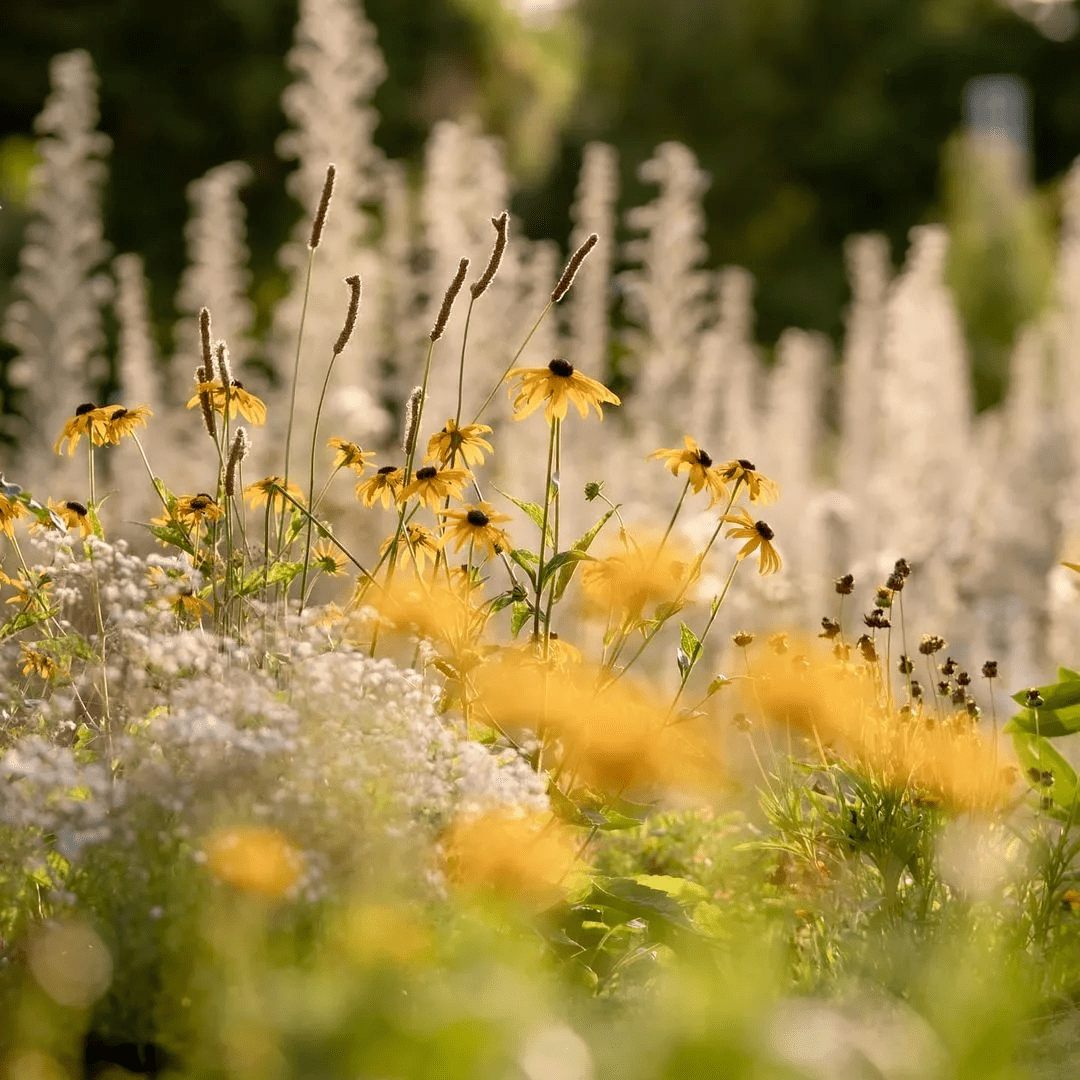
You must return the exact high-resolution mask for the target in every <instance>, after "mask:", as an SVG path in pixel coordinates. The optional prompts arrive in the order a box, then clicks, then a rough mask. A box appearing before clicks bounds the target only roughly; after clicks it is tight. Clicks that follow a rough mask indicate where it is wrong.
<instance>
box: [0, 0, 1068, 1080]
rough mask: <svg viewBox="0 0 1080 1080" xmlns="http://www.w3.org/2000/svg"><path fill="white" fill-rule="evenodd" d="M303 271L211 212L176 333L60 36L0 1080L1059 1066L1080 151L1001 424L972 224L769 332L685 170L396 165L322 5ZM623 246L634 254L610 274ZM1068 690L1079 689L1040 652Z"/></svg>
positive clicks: (197, 240)
mask: <svg viewBox="0 0 1080 1080" xmlns="http://www.w3.org/2000/svg"><path fill="white" fill-rule="evenodd" d="M300 11H301V16H300V21H299V23H298V25H297V28H296V37H295V46H294V48H293V51H292V53H291V54H290V57H289V64H290V68H291V70H292V72H293V74H294V77H295V78H294V82H293V83H292V84H291V85H290V87H289V88H288V90H287V91H286V94H285V97H284V99H283V107H284V109H285V112H286V115H287V116H288V117H289V120H290V123H291V125H292V128H291V130H290V131H289V133H288V134H287V136H286V137H285V138H283V139H282V140H281V142H280V144H279V146H278V152H279V153H280V154H281V155H282V156H284V157H285V158H287V159H290V160H295V162H296V164H297V168H296V170H295V172H294V173H293V174H292V176H291V180H290V193H291V194H292V195H293V196H294V197H295V199H296V201H297V203H298V205H299V207H300V208H301V209H302V212H303V218H302V220H301V222H300V224H299V225H298V226H297V229H296V232H295V235H294V236H293V237H292V239H291V240H290V242H289V244H288V245H287V246H286V248H285V249H284V250H283V251H282V252H281V253H280V261H281V265H282V266H283V267H284V268H285V269H286V271H287V272H288V276H289V283H290V288H289V290H288V291H287V293H286V295H284V296H283V297H282V298H281V299H280V300H279V301H277V302H276V304H274V305H273V306H272V311H271V312H270V314H269V315H268V316H267V317H265V318H261V317H258V316H257V312H256V306H255V305H254V304H253V302H252V300H251V298H250V297H249V295H248V294H249V286H250V275H249V273H248V270H247V267H246V262H247V254H248V250H247V237H246V232H245V214H244V209H243V202H242V198H241V193H242V190H243V188H244V185H245V183H246V182H247V180H248V179H249V176H250V170H249V168H248V166H246V165H245V164H244V163H242V162H228V163H224V164H221V165H219V166H218V167H216V168H214V169H212V170H211V171H210V172H209V173H208V174H207V175H206V176H204V177H203V178H201V179H199V180H198V181H196V182H195V183H194V184H192V185H191V188H190V191H189V195H190V206H191V218H190V224H189V226H188V228H187V230H186V233H185V237H186V242H187V247H188V253H189V260H190V264H189V268H188V270H187V272H186V273H185V276H184V279H183V282H182V286H181V290H180V293H179V295H178V297H177V308H178V309H179V310H180V311H181V312H183V319H182V320H181V322H180V323H179V324H178V325H177V327H176V333H175V335H174V336H175V343H176V344H175V350H174V354H173V355H172V356H168V357H165V356H159V355H158V354H157V349H156V344H155V338H154V336H153V335H152V334H151V332H150V316H149V307H148V297H147V283H146V280H145V277H144V274H143V268H142V263H141V260H140V258H139V256H138V255H135V254H130V253H128V254H124V253H119V254H117V253H114V251H113V250H112V248H111V247H110V245H109V243H108V242H107V240H106V238H105V236H104V227H103V224H102V217H101V211H100V196H101V189H102V185H103V184H104V183H105V180H106V177H107V170H108V156H109V140H108V139H107V138H106V137H105V136H104V135H103V134H101V133H100V132H99V131H98V130H97V125H98V115H97V98H96V85H97V84H96V75H95V71H94V66H93V62H92V59H91V57H90V56H89V55H88V54H87V53H85V52H82V51H76V52H71V53H67V54H63V55H60V56H58V57H56V58H55V60H54V61H53V64H52V68H51V91H50V95H49V97H48V100H47V101H46V102H45V103H44V105H43V109H42V112H41V114H40V116H39V120H38V135H39V141H38V147H37V165H36V169H35V173H34V177H33V189H32V190H33V195H32V210H33V214H34V218H33V222H32V224H31V226H30V227H29V228H28V230H27V233H26V238H25V247H24V249H23V253H22V258H21V263H20V270H19V273H18V276H17V278H16V279H15V281H14V282H13V283H12V295H13V296H14V297H15V299H14V301H13V302H12V303H11V305H10V307H9V308H8V309H7V311H6V312H4V313H3V315H2V320H0V334H2V335H3V337H4V338H5V340H7V341H9V342H10V343H11V344H12V345H14V346H15V347H16V348H17V350H18V355H17V357H16V358H15V360H13V361H12V363H11V364H10V365H9V371H8V381H9V382H10V384H11V386H12V387H13V388H14V389H15V392H14V396H13V398H12V401H11V402H10V403H9V404H10V405H11V408H10V409H9V411H8V413H7V414H6V415H5V417H4V423H5V425H6V428H5V431H6V434H7V435H8V436H9V438H10V440H11V442H10V449H9V450H7V451H5V453H6V456H5V465H4V472H3V476H2V484H0V531H2V532H3V536H2V537H0V545H2V550H3V562H2V567H3V568H2V571H0V600H2V601H3V604H2V609H0V672H2V675H0V1076H2V1077H3V1078H4V1080H8V1078H10V1080H61V1078H77V1077H82V1076H108V1077H110V1078H113V1080H116V1078H119V1077H122V1076H126V1075H131V1074H136V1075H138V1074H152V1075H161V1076H173V1077H178V1078H179V1077H193V1078H194V1077H214V1078H230V1080H291V1078H307V1077H319V1078H332V1077H341V1078H343V1080H390V1078H394V1080H398V1078H400V1080H405V1078H414V1077H415V1078H420V1077H430V1078H432V1080H454V1078H461V1080H481V1078H491V1080H594V1078H595V1080H603V1078H607V1077H611V1078H616V1077H617V1078H619V1080H660V1078H671V1080H676V1078H678V1080H683V1078H687V1080H689V1078H694V1080H696V1078H699V1077H725V1078H727V1077H731V1078H737V1077H746V1078H755V1080H757V1078H764V1077H769V1078H773V1077H775V1078H777V1080H781V1078H783V1080H803V1078H805V1080H858V1078H869V1077H881V1078H887V1080H922V1078H928V1080H929V1078H942V1080H945V1078H956V1080H960V1078H971V1080H976V1078H978V1080H987V1078H1001V1080H1006V1078H1008V1080H1013V1078H1016V1080H1021V1078H1031V1080H1035V1078H1040V1077H1057V1076H1071V1075H1075V1071H1076V1069H1077V1068H1078V1067H1080V1066H1078V1062H1080V861H1078V860H1080V833H1078V829H1080V822H1078V821H1077V820H1076V818H1077V816H1078V815H1077V810H1078V807H1080V793H1078V780H1077V773H1076V769H1075V763H1076V761H1077V760H1078V759H1080V754H1078V753H1077V747H1076V735H1077V733H1078V732H1080V673H1078V672H1077V671H1075V670H1073V669H1072V667H1070V666H1069V665H1076V664H1077V663H1078V660H1080V621H1078V620H1080V614H1078V613H1080V595H1078V594H1080V548H1078V546H1077V545H1078V543H1080V540H1078V537H1080V532H1078V524H1080V518H1078V516H1077V509H1076V508H1077V506H1078V505H1080V503H1078V500H1077V494H1078V492H1080V456H1078V454H1077V450H1076V445H1077V441H1076V439H1075V437H1074V432H1075V431H1076V429H1077V420H1078V418H1080V396H1078V391H1077V387H1078V386H1080V378H1078V374H1080V166H1077V167H1074V169H1073V171H1072V173H1071V174H1070V176H1069V178H1068V180H1067V182H1066V186H1065V192H1064V197H1063V210H1062V226H1061V233H1060V238H1059V246H1058V261H1057V265H1056V270H1055V286H1054V287H1055V297H1056V300H1055V303H1054V304H1053V305H1051V307H1050V308H1048V310H1047V312H1046V314H1044V315H1043V316H1041V317H1040V319H1039V320H1038V321H1036V322H1034V323H1032V324H1030V325H1028V326H1026V327H1025V328H1024V329H1023V331H1022V333H1021V334H1020V336H1019V338H1018V340H1017V343H1016V345H1015V349H1014V353H1013V359H1012V366H1011V372H1010V379H1009V385H1008V392H1007V395H1006V397H1005V399H1004V401H1003V402H1002V403H1001V404H1000V405H998V406H996V407H994V408H993V409H991V410H987V411H984V412H981V413H977V412H976V411H975V408H974V404H973V400H972V391H971V379H970V372H969V365H968V356H967V351H966V345H965V340H964V336H963V334H962V332H961V329H960V322H959V319H958V316H957V314H956V309H955V305H954V302H953V299H952V295H951V293H950V292H949V289H948V288H947V286H946V284H945V280H944V276H945V275H944V268H945V260H946V253H947V246H948V235H947V233H946V232H945V230H944V229H943V228H942V227H940V226H934V225H925V226H920V227H918V228H916V229H915V230H913V232H912V235H911V246H910V249H909V251H908V252H907V255H906V261H905V263H904V265H903V267H902V269H901V270H900V271H899V272H898V273H895V274H894V272H893V270H892V263H891V260H890V255H889V252H888V250H887V246H886V244H885V242H884V240H883V239H882V238H881V237H878V236H873V235H868V236H859V237H854V238H852V239H851V240H850V241H849V243H848V246H847V249H846V252H845V254H846V257H847V260H848V266H849V270H850V278H851V287H852V303H851V306H850V308H849V310H848V312H847V314H846V335H845V338H844V341H843V345H842V355H841V356H839V357H832V356H831V355H830V352H831V345H830V343H829V342H828V341H827V339H825V338H824V337H822V336H819V335H814V334H810V333H805V332H803V331H799V330H790V331H788V332H787V333H785V334H784V336H783V337H782V338H781V339H780V341H779V344H778V346H777V347H776V349H775V355H773V356H771V357H765V356H764V355H763V354H762V351H761V350H760V349H759V348H758V347H757V346H756V345H755V343H754V334H753V281H752V279H751V278H750V276H749V275H748V274H747V273H746V272H745V271H743V270H740V269H738V268H734V267H731V268H727V269H724V270H721V271H719V272H716V271H709V270H706V269H704V266H705V263H706V255H707V253H706V251H705V249H704V243H703V240H702V236H703V233H704V224H705V223H704V218H703V213H702V210H701V197H702V194H703V192H704V190H705V187H706V185H707V178H706V177H705V175H704V174H703V173H702V171H701V170H700V169H699V167H698V165H697V163H696V160H695V157H694V154H693V152H692V150H691V149H689V148H688V147H686V146H683V145H681V144H678V143H665V144H663V145H661V146H659V147H658V148H657V149H656V151H655V153H654V155H653V156H652V157H651V158H650V159H649V160H648V161H646V162H644V163H642V164H641V166H640V176H641V178H642V180H643V181H644V182H645V183H647V184H648V185H651V186H653V187H655V190H656V194H655V198H653V199H652V201H650V202H648V203H647V204H646V205H642V206H637V207H632V208H625V207H623V206H621V205H620V193H619V190H618V183H617V179H616V178H617V170H616V161H615V156H614V151H613V150H612V149H611V148H610V147H608V146H606V145H603V144H599V143H596V144H592V145H591V146H589V148H588V150H587V152H586V154H585V157H584V160H583V162H582V166H581V177H580V184H579V187H578V191H577V197H576V201H575V203H574V207H573V211H572V218H573V222H574V227H573V233H572V235H571V236H570V237H569V239H568V243H567V244H566V245H565V250H561V249H560V248H559V247H557V246H556V245H555V244H554V243H553V242H551V241H548V240H530V239H528V238H526V237H525V236H522V235H519V234H518V232H517V231H516V223H515V220H514V218H513V217H512V216H511V215H510V214H509V213H508V212H507V211H506V210H505V209H504V208H505V207H506V205H507V204H508V201H509V193H510V191H509V184H510V181H509V180H508V177H507V174H506V172H505V171H504V169H503V165H502V162H501V159H500V151H499V147H498V145H497V144H496V143H495V142H494V141H493V140H491V139H489V138H488V137H487V136H485V134H484V133H483V132H482V131H481V130H479V128H478V126H477V125H476V124H474V123H470V122H467V121H462V122H443V123H440V124H439V125H438V126H436V127H435V129H434V130H433V131H432V133H431V137H430V142H429V144H428V149H427V154H426V160H425V164H424V168H423V171H422V175H420V176H418V177H417V176H412V175H409V173H408V172H407V171H406V169H405V167H404V166H403V165H402V164H401V163H400V162H395V161H392V160H388V159H387V158H385V156H384V155H383V154H382V153H381V152H380V151H379V150H378V149H377V148H376V146H375V144H374V142H373V141H372V132H373V129H374V126H375V123H376V120H377V116H376V114H375V112H374V108H373V106H372V104H371V100H372V95H373V93H374V91H375V88H376V87H377V86H378V84H379V82H380V80H381V79H382V77H383V74H384V68H383V61H382V57H381V55H380V53H379V51H378V47H377V44H376V41H375V36H374V32H373V29H372V27H371V26H370V24H369V23H368V22H367V21H366V19H365V17H364V16H363V13H362V11H361V9H360V7H359V5H358V4H357V3H355V0H303V2H302V3H301V5H300ZM620 222H623V223H625V226H626V227H627V228H628V230H629V232H630V233H631V234H632V238H631V239H630V240H629V242H626V243H623V244H620V243H619V242H618V237H619V236H620V233H621V227H620ZM1059 664H1060V665H1063V666H1060V667H1059V666H1058V665H1059Z"/></svg>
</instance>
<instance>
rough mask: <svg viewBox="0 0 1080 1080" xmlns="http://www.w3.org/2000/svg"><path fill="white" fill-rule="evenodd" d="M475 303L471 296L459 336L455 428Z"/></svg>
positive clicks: (457, 424)
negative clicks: (461, 332)
mask: <svg viewBox="0 0 1080 1080" xmlns="http://www.w3.org/2000/svg"><path fill="white" fill-rule="evenodd" d="M475 303H476V297H475V296H473V297H471V298H470V300H469V307H468V310H467V311H466V312H465V331H464V333H463V334H462V335H461V360H460V362H459V363H458V377H457V409H456V410H455V411H454V426H455V427H457V426H459V425H460V424H461V397H462V393H463V392H464V389H465V345H466V343H467V342H468V340H469V323H470V322H471V321H472V309H473V304H475ZM503 378H504V379H505V378H506V376H505V375H504V376H503ZM501 381H502V380H500V382H501ZM451 467H453V462H451Z"/></svg>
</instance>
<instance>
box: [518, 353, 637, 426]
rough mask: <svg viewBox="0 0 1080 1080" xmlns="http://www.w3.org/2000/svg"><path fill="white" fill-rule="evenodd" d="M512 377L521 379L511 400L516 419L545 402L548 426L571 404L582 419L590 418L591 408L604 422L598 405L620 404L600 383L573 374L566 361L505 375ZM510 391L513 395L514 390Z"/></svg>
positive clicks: (569, 364) (559, 360) (519, 369)
mask: <svg viewBox="0 0 1080 1080" xmlns="http://www.w3.org/2000/svg"><path fill="white" fill-rule="evenodd" d="M515 376H516V377H517V378H519V379H520V380H521V382H520V384H519V386H518V388H517V396H516V397H515V398H514V419H515V420H523V419H524V418H525V417H526V416H528V415H529V414H530V413H532V412H535V411H536V410H537V409H538V408H540V406H541V405H543V404H544V402H545V401H546V402H547V407H546V408H545V409H544V417H545V419H546V420H547V421H548V423H549V424H550V423H551V421H552V420H553V419H557V420H562V419H563V417H565V416H566V410H567V408H568V406H570V405H573V406H574V408H576V409H577V411H578V412H579V413H580V414H581V416H582V417H583V418H584V417H586V416H588V415H589V406H590V405H591V406H592V407H593V408H594V409H596V415H597V416H599V417H600V419H601V420H603V419H604V414H603V412H601V410H600V404H601V402H607V403H608V404H611V405H621V404H622V402H621V401H620V400H619V399H618V397H616V396H615V395H614V394H613V393H612V392H611V391H610V390H609V389H608V388H607V387H606V386H604V384H603V383H599V382H597V381H596V380H595V379H590V378H589V377H588V375H582V374H581V373H580V372H577V371H575V370H574V365H573V364H571V363H570V361H569V360H562V359H558V358H557V359H555V360H552V361H551V363H550V364H548V366H547V367H546V368H514V369H513V370H512V371H509V372H507V378H514V377H515ZM510 392H511V394H513V392H514V391H513V389H511V391H510Z"/></svg>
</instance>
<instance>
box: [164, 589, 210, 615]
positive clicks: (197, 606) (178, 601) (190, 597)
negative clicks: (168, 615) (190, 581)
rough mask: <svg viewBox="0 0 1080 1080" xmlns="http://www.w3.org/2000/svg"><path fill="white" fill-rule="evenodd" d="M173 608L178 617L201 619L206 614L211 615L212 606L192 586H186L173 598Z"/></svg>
mask: <svg viewBox="0 0 1080 1080" xmlns="http://www.w3.org/2000/svg"><path fill="white" fill-rule="evenodd" d="M172 607H173V610H174V611H175V612H176V614H177V615H190V616H191V617H192V618H193V619H199V618H201V617H202V616H203V615H204V614H205V615H209V614H210V610H211V609H210V605H209V604H208V603H207V602H206V601H205V600H204V599H203V598H202V597H201V596H199V594H198V593H196V592H194V591H193V590H192V589H191V588H190V586H186V587H184V588H182V589H180V590H178V591H177V592H176V593H174V594H173V596H172Z"/></svg>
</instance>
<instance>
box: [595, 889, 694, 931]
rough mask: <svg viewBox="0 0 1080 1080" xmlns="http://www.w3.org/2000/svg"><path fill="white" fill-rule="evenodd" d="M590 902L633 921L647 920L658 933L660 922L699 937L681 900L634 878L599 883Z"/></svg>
mask: <svg viewBox="0 0 1080 1080" xmlns="http://www.w3.org/2000/svg"><path fill="white" fill-rule="evenodd" d="M589 902H590V903H592V904H601V905H603V906H604V907H606V908H614V909H615V910H616V911H618V912H621V913H623V914H624V915H627V916H629V917H630V918H632V919H634V918H642V919H645V920H647V921H648V922H649V923H650V924H651V925H653V929H654V932H655V930H656V926H655V924H656V923H657V922H660V923H662V924H666V925H667V926H670V927H673V928H675V929H678V930H683V931H689V932H691V933H694V934H697V933H699V931H698V929H697V927H696V926H694V924H693V923H692V922H691V921H690V918H689V917H688V916H687V914H686V912H685V911H684V910H683V908H682V905H681V904H680V903H679V902H678V900H676V899H674V897H672V896H669V895H668V894H667V893H666V892H663V891H661V890H660V889H654V888H652V887H650V886H648V885H642V884H641V883H640V882H638V881H635V880H634V879H633V878H600V879H598V880H597V881H596V883H595V885H594V887H593V892H592V895H591V896H590V897H589Z"/></svg>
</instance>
